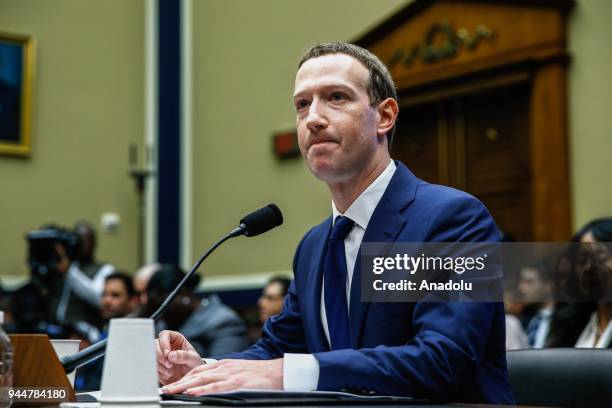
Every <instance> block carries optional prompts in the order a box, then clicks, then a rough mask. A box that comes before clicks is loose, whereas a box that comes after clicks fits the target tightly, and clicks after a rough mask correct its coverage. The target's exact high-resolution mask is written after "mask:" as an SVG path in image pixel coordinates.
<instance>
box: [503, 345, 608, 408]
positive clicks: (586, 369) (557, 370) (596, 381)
mask: <svg viewBox="0 0 612 408" xmlns="http://www.w3.org/2000/svg"><path fill="white" fill-rule="evenodd" d="M506 356H507V359H508V373H509V376H510V383H511V384H512V389H513V391H514V397H515V399H516V403H517V405H538V406H556V407H612V349H573V348H550V349H539V350H513V351H508V352H507V353H506Z"/></svg>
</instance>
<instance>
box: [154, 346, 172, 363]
mask: <svg viewBox="0 0 612 408" xmlns="http://www.w3.org/2000/svg"><path fill="white" fill-rule="evenodd" d="M155 355H156V357H157V364H158V370H159V367H160V366H162V367H164V368H166V369H168V370H169V369H171V368H172V363H171V362H170V361H168V359H167V358H166V356H165V355H164V353H163V352H162V349H161V346H160V342H159V340H155Z"/></svg>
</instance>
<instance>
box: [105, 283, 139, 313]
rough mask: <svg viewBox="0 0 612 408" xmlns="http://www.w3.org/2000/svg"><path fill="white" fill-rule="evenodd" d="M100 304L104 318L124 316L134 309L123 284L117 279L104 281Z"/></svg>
mask: <svg viewBox="0 0 612 408" xmlns="http://www.w3.org/2000/svg"><path fill="white" fill-rule="evenodd" d="M101 305H102V317H103V318H104V319H112V318H115V317H124V316H126V315H128V314H129V313H131V312H132V311H133V310H134V302H133V299H131V298H130V296H129V295H128V293H127V289H126V288H125V285H124V284H123V282H122V281H121V280H119V279H109V280H107V281H106V284H105V285H104V293H103V294H102V300H101Z"/></svg>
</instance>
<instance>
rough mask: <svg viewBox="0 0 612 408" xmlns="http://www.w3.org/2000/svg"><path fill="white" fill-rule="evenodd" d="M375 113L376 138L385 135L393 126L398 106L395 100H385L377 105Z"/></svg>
mask: <svg viewBox="0 0 612 408" xmlns="http://www.w3.org/2000/svg"><path fill="white" fill-rule="evenodd" d="M376 113H377V114H378V130H377V132H378V136H382V135H386V134H387V133H389V131H390V130H391V129H392V128H393V126H394V125H395V121H396V120H397V115H398V114H399V105H398V104H397V101H396V100H395V99H393V98H387V99H385V100H384V101H382V102H381V103H379V104H378V107H377V108H376Z"/></svg>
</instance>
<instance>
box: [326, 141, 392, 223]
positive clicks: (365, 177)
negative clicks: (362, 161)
mask: <svg viewBox="0 0 612 408" xmlns="http://www.w3.org/2000/svg"><path fill="white" fill-rule="evenodd" d="M389 160H391V158H390V157H389V153H388V152H387V153H386V154H384V155H383V157H382V158H380V159H378V160H376V161H374V162H373V163H372V165H371V166H368V167H365V168H364V170H363V171H362V172H360V173H359V174H357V175H356V176H355V177H352V178H351V179H350V180H347V181H342V182H338V183H328V186H329V190H330V191H331V195H332V200H334V204H335V205H336V208H337V209H338V211H340V212H341V213H345V212H346V210H348V208H349V207H350V206H351V204H353V202H354V201H355V200H356V199H357V197H359V195H360V194H361V193H363V192H364V191H365V190H366V189H367V188H368V186H369V185H370V184H372V183H373V182H374V180H376V179H377V178H378V176H380V175H381V173H382V172H383V171H385V169H386V168H387V166H388V165H389Z"/></svg>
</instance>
